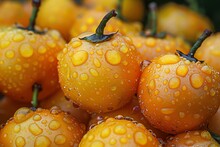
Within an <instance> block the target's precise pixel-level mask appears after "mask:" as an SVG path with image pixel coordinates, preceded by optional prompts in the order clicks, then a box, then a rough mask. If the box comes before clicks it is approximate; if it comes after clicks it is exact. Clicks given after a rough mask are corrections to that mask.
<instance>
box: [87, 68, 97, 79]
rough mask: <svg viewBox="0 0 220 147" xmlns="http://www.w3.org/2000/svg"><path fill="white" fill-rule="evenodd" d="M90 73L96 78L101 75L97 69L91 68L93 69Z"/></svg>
mask: <svg viewBox="0 0 220 147" xmlns="http://www.w3.org/2000/svg"><path fill="white" fill-rule="evenodd" d="M89 72H90V73H91V75H93V76H94V77H97V76H98V75H99V73H98V72H97V70H95V69H93V68H91V69H90V70H89Z"/></svg>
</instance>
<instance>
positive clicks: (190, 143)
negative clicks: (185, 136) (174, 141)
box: [185, 140, 194, 146]
mask: <svg viewBox="0 0 220 147" xmlns="http://www.w3.org/2000/svg"><path fill="white" fill-rule="evenodd" d="M193 144H194V141H193V140H186V142H185V145H187V146H192V145H193Z"/></svg>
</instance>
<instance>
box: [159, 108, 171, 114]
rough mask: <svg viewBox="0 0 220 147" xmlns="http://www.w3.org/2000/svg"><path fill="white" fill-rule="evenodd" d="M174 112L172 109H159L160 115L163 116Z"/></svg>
mask: <svg viewBox="0 0 220 147" xmlns="http://www.w3.org/2000/svg"><path fill="white" fill-rule="evenodd" d="M173 112H174V109H173V108H162V109H161V113H163V114H167V115H168V114H172V113H173Z"/></svg>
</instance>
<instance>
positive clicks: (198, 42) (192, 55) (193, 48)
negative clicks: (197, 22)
mask: <svg viewBox="0 0 220 147" xmlns="http://www.w3.org/2000/svg"><path fill="white" fill-rule="evenodd" d="M211 34H212V32H211V31H210V30H205V31H204V32H203V34H202V35H201V36H200V37H199V39H198V40H197V41H196V43H195V44H194V45H193V47H192V48H191V49H190V52H189V53H188V56H190V57H191V58H194V55H195V53H196V51H197V49H198V48H199V47H200V46H201V44H202V42H203V41H204V40H205V39H206V38H207V37H209V36H210V35H211Z"/></svg>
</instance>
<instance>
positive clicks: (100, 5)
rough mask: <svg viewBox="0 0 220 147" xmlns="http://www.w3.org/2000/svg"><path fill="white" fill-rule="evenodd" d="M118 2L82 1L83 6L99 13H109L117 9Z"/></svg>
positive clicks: (115, 0)
mask: <svg viewBox="0 0 220 147" xmlns="http://www.w3.org/2000/svg"><path fill="white" fill-rule="evenodd" d="M117 3H118V0H110V1H106V0H84V1H83V4H84V5H85V6H87V7H89V8H93V9H95V10H99V11H111V10H112V9H117Z"/></svg>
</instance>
